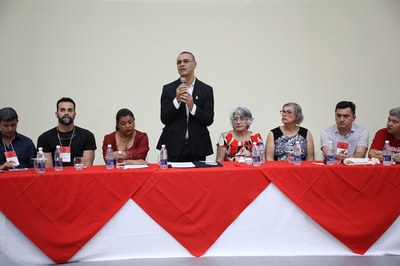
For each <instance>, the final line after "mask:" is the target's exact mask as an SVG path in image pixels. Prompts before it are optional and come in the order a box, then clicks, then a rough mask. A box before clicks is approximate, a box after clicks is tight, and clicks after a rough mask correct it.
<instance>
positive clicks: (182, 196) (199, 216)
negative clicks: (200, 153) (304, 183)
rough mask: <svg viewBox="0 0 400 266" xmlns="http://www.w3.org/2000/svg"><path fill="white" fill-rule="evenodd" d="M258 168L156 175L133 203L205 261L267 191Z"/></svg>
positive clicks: (229, 167)
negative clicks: (207, 252) (231, 226)
mask: <svg viewBox="0 0 400 266" xmlns="http://www.w3.org/2000/svg"><path fill="white" fill-rule="evenodd" d="M269 183H270V182H269V181H268V180H267V179H266V178H265V176H264V174H263V173H262V172H261V171H260V170H259V169H258V168H256V167H246V168H243V167H237V166H235V164H225V165H224V167H217V168H196V169H193V170H188V169H186V170H185V171H182V169H171V168H170V169H168V170H159V171H155V172H154V173H153V174H152V175H151V176H150V177H149V178H148V179H147V180H146V182H145V183H144V184H143V186H142V187H141V188H140V189H139V190H138V192H137V193H136V194H135V195H134V196H133V197H132V199H133V200H134V201H135V202H136V203H137V204H138V205H139V206H140V207H141V208H142V209H143V210H144V211H145V212H146V213H147V214H148V215H149V216H150V217H151V218H152V219H153V220H154V221H156V222H157V223H158V224H159V225H160V226H161V227H163V228H164V229H165V230H166V231H167V232H168V233H169V234H170V235H172V236H173V237H174V238H175V239H176V240H177V241H178V242H179V243H181V244H182V245H183V246H184V247H185V248H186V249H187V250H188V251H189V252H190V253H191V254H192V255H194V256H201V255H203V254H204V253H205V252H206V251H207V250H208V249H209V248H210V247H211V245H212V244H213V243H214V242H215V241H216V240H217V239H218V237H219V236H220V235H221V234H222V233H223V232H224V231H225V230H226V228H228V226H229V225H230V224H231V223H232V222H233V221H234V220H235V219H236V218H237V217H238V216H239V215H240V213H241V212H242V211H243V210H244V209H245V208H246V207H247V206H248V205H249V204H250V203H251V202H252V201H253V200H254V199H255V198H256V197H257V196H258V195H259V194H260V193H261V192H262V191H263V190H264V189H265V188H266V187H267V186H268V185H269Z"/></svg>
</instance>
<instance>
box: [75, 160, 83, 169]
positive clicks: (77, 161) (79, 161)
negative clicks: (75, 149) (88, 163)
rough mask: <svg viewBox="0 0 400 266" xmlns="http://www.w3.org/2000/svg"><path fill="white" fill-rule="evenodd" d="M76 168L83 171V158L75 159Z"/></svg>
mask: <svg viewBox="0 0 400 266" xmlns="http://www.w3.org/2000/svg"><path fill="white" fill-rule="evenodd" d="M74 167H75V169H76V170H82V169H83V158H82V157H75V158H74Z"/></svg>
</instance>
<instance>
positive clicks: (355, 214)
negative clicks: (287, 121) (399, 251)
mask: <svg viewBox="0 0 400 266" xmlns="http://www.w3.org/2000/svg"><path fill="white" fill-rule="evenodd" d="M262 171H263V172H264V174H265V175H266V176H267V178H268V179H269V180H271V182H272V183H274V184H275V185H276V186H277V187H278V188H279V189H280V190H281V191H282V192H283V193H284V194H285V195H286V196H287V197H288V198H289V199H290V200H292V201H293V202H294V203H295V204H296V205H297V206H298V207H300V208H301V209H302V210H303V211H304V212H305V213H306V214H307V215H309V216H310V217H311V218H312V219H313V220H314V221H315V222H317V223H318V224H319V225H320V226H322V227H323V228H325V230H327V231H328V232H329V233H330V234H332V235H333V236H334V237H335V238H337V239H338V240H340V241H341V242H342V243H343V244H344V245H346V246H347V247H348V248H350V249H351V250H352V251H353V252H355V253H358V254H364V253H365V252H366V251H367V250H368V249H369V248H370V247H371V246H372V245H373V244H374V243H375V242H376V241H377V240H378V239H379V238H380V237H381V235H382V234H383V233H384V232H385V231H386V230H387V229H388V228H389V227H390V225H391V224H392V223H393V222H394V221H395V220H396V219H397V217H398V216H399V214H400V178H399V177H400V165H399V166H397V165H396V166H390V167H383V166H345V165H336V166H317V165H314V164H312V163H311V162H303V165H302V166H301V167H298V166H294V165H289V164H287V163H286V162H282V164H274V165H273V166H271V167H269V168H263V169H262Z"/></svg>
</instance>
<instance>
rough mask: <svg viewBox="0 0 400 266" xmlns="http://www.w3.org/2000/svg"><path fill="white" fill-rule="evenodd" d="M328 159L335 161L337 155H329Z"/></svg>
mask: <svg viewBox="0 0 400 266" xmlns="http://www.w3.org/2000/svg"><path fill="white" fill-rule="evenodd" d="M326 160H327V161H328V162H333V161H335V157H334V156H333V155H328V156H327V158H326Z"/></svg>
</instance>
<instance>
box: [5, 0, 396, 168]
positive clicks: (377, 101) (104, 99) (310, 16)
mask: <svg viewBox="0 0 400 266" xmlns="http://www.w3.org/2000/svg"><path fill="white" fill-rule="evenodd" d="M144 2H145V1H144ZM179 2H180V1H152V2H151V3H146V2H145V3H143V2H142V1H83V0H81V1H77V0H75V1H69V0H68V1H59V0H48V1H44V0H37V1H34V0H26V1H22V0H0V88H1V96H0V107H4V106H12V107H14V108H15V109H16V110H17V112H18V114H19V116H20V123H19V127H18V129H19V132H21V133H23V134H25V135H28V136H30V137H31V138H32V139H33V140H34V142H35V143H36V140H37V137H38V136H39V135H40V134H41V133H42V132H44V131H45V130H47V129H49V128H51V127H54V126H55V125H56V118H55V116H54V111H55V103H56V101H57V100H58V99H59V98H61V97H63V96H69V97H72V98H73V99H74V100H75V101H76V103H77V110H76V111H77V118H76V124H77V125H79V126H82V127H84V128H87V129H89V130H91V131H92V132H93V133H94V134H95V136H96V141H97V146H98V150H97V152H96V160H95V163H96V164H101V163H103V162H102V159H101V145H102V141H103V136H104V135H105V134H106V133H109V132H111V131H113V129H114V126H115V125H114V124H115V122H114V119H115V118H114V117H115V113H116V112H117V110H118V109H119V108H122V107H127V108H130V109H131V110H132V111H133V112H134V113H135V115H136V127H137V129H138V130H142V131H145V132H147V133H148V135H149V139H150V152H149V156H148V158H149V160H150V161H151V162H155V161H156V160H157V156H158V152H157V151H156V150H155V148H154V147H155V145H156V143H157V140H158V137H159V135H160V133H161V129H162V127H163V125H162V124H161V122H160V119H159V110H160V103H159V102H160V94H161V88H162V85H163V84H165V83H167V82H170V81H172V80H174V79H176V78H177V77H178V75H177V72H176V66H175V60H176V56H177V54H178V53H179V52H180V51H182V50H189V51H192V52H193V53H194V54H195V55H196V57H197V61H198V68H197V76H198V78H199V79H201V80H203V81H205V82H207V83H209V84H210V85H212V86H213V87H214V91H215V121H214V124H213V125H212V126H211V127H210V128H209V129H210V131H211V135H212V141H213V143H216V142H217V140H218V137H219V135H220V133H221V132H223V131H227V130H229V129H230V124H229V120H228V115H229V112H230V110H231V109H232V108H233V107H235V106H238V105H242V106H247V107H248V108H250V109H251V111H252V112H253V115H254V117H255V121H254V123H253V125H252V128H251V129H252V130H253V131H258V132H261V133H262V136H263V138H265V137H266V135H267V132H268V131H269V130H270V129H271V128H273V127H275V126H277V125H279V124H280V115H279V110H280V108H281V106H282V105H283V104H284V103H286V102H288V101H295V102H298V103H299V104H300V105H301V106H302V107H303V113H304V115H305V120H304V122H303V124H302V125H303V126H304V127H307V128H309V129H310V130H311V132H312V133H313V135H314V141H315V143H316V154H317V158H321V155H320V152H319V148H320V147H319V134H320V132H321V131H322V130H323V129H324V128H326V127H328V126H330V125H332V124H333V123H334V106H335V104H336V103H337V102H338V101H340V100H351V101H354V102H355V103H356V105H357V120H356V122H358V124H360V125H362V126H364V127H366V128H368V130H369V132H370V135H371V136H370V138H372V137H373V135H374V133H375V131H376V130H377V129H379V128H381V127H383V126H385V122H386V118H387V113H388V110H389V109H390V108H392V107H396V106H400V101H399V98H400V97H399V96H400V92H399V91H400V90H399V85H400V74H399V73H400V49H399V47H400V27H399V25H400V1H398V0H331V1H328V0H326V1H324V0H298V1H295V0H286V1H283V0H282V1H277V0H276V1H271V0H270V1H235V3H232V4H227V3H217V2H218V1H217V2H216V3H209V1H208V3H198V2H199V1H193V2H192V3H186V4H182V3H179ZM186 2H191V1H186ZM211 2H213V1H211ZM222 2H229V1H222ZM255 2H256V3H255ZM213 158H215V156H214V155H213V156H210V157H209V159H213Z"/></svg>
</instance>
